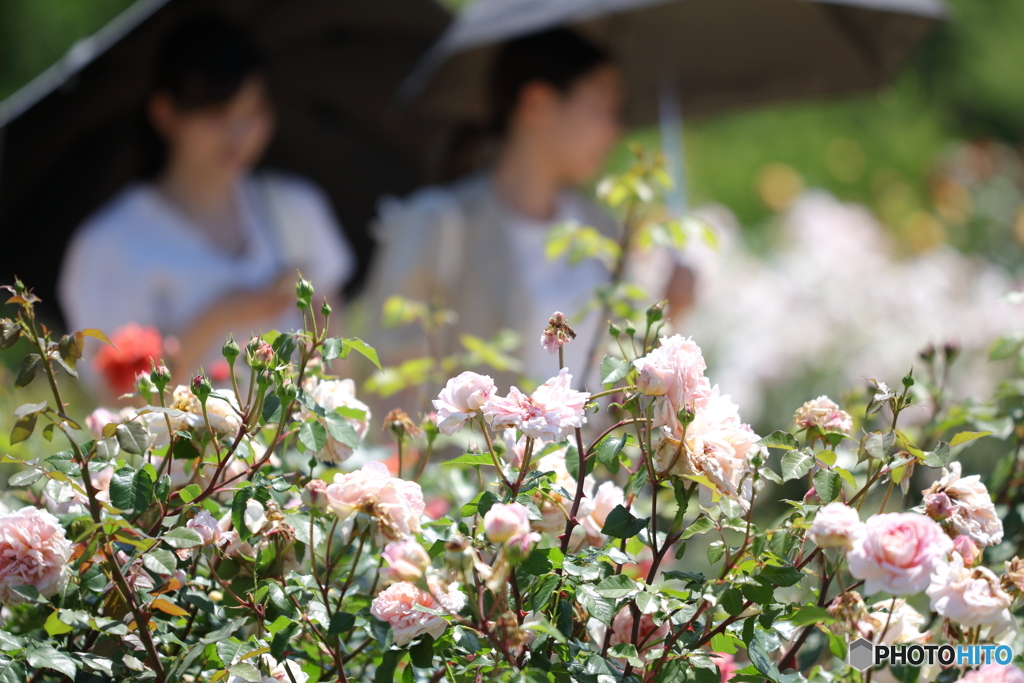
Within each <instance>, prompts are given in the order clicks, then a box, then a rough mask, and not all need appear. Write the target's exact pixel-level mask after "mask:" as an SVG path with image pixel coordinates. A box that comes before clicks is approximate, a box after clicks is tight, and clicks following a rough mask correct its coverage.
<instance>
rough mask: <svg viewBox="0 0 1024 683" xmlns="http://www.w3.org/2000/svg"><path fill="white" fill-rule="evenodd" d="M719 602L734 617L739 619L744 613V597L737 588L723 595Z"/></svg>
mask: <svg viewBox="0 0 1024 683" xmlns="http://www.w3.org/2000/svg"><path fill="white" fill-rule="evenodd" d="M719 601H720V603H721V605H722V607H723V609H725V611H726V612H728V613H729V614H730V615H732V616H734V617H738V616H739V615H740V613H741V612H743V595H742V594H741V593H740V592H739V590H737V589H736V588H730V589H729V590H727V591H725V592H724V593H722V597H721V598H719Z"/></svg>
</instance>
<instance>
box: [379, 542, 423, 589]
mask: <svg viewBox="0 0 1024 683" xmlns="http://www.w3.org/2000/svg"><path fill="white" fill-rule="evenodd" d="M381 555H382V556H383V558H384V559H385V560H387V562H388V566H387V567H385V568H384V569H382V570H381V572H380V573H381V575H383V576H384V577H385V578H387V579H390V580H391V581H418V580H419V579H420V577H421V576H423V572H425V571H426V570H427V567H429V566H430V555H428V554H427V551H426V550H424V549H423V546H421V545H420V544H419V543H417V542H416V541H415V540H413V539H411V538H408V539H406V540H404V541H392V542H391V543H388V544H387V546H385V547H384V552H383V553H381Z"/></svg>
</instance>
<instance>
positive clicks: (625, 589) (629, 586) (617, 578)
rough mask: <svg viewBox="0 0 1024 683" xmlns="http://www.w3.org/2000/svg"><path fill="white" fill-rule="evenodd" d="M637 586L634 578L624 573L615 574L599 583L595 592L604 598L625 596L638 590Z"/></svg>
mask: <svg viewBox="0 0 1024 683" xmlns="http://www.w3.org/2000/svg"><path fill="white" fill-rule="evenodd" d="M636 590H637V587H636V583H635V582H634V581H633V579H631V578H629V577H628V576H624V575H622V574H615V575H613V576H609V577H608V578H607V579H605V580H604V581H602V582H601V583H599V584H597V586H595V588H594V592H595V593H597V595H598V596H600V597H602V598H615V599H618V598H624V597H626V596H627V595H629V594H630V593H634V592H636Z"/></svg>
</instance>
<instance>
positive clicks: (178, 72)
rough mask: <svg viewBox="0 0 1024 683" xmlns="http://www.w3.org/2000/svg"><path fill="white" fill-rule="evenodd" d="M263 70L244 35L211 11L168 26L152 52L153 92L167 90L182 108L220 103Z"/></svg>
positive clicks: (251, 45) (254, 46)
mask: <svg viewBox="0 0 1024 683" xmlns="http://www.w3.org/2000/svg"><path fill="white" fill-rule="evenodd" d="M263 69H264V62H263V56H262V55H261V54H260V51H259V49H258V48H257V47H256V45H255V44H254V43H253V42H252V40H250V39H249V37H248V36H247V35H246V34H245V33H244V32H243V31H242V30H241V29H240V28H239V27H237V26H235V25H234V24H232V23H231V22H229V21H228V20H227V19H224V18H223V17H220V16H217V15H203V16H199V17H195V18H192V19H190V20H188V21H186V22H185V23H183V24H181V25H179V26H177V27H176V28H175V29H173V30H172V31H171V32H170V33H169V34H168V35H167V37H166V38H165V39H164V42H163V44H162V45H161V46H160V50H159V52H158V54H157V63H156V80H155V82H154V92H159V91H164V92H167V93H168V94H169V95H170V97H171V99H172V100H173V101H174V104H175V105H176V106H177V107H179V108H181V109H185V110H189V109H201V108H203V107H209V106H216V105H218V104H224V103H225V102H228V101H229V100H230V99H231V98H232V97H234V96H235V95H236V94H237V93H238V90H239V88H241V87H242V84H243V83H244V82H245V80H246V79H247V78H249V77H251V76H253V75H256V74H259V73H260V72H262V71H263Z"/></svg>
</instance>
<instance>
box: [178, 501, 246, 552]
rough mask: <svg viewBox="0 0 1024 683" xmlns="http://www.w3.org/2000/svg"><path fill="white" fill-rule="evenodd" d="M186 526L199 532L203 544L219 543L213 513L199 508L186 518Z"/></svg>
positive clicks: (218, 533) (217, 525) (216, 524)
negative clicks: (191, 516)
mask: <svg viewBox="0 0 1024 683" xmlns="http://www.w3.org/2000/svg"><path fill="white" fill-rule="evenodd" d="M261 507H262V506H261ZM186 526H187V527H188V528H189V529H192V530H193V531H195V532H196V533H198V534H199V537H200V538H201V539H203V545H216V544H217V543H220V539H221V530H220V525H219V524H218V523H217V520H216V519H214V517H213V515H211V514H210V513H209V512H207V511H206V510H200V511H199V514H198V515H196V516H195V517H193V518H192V519H190V520H188V524H187V525H186Z"/></svg>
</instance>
